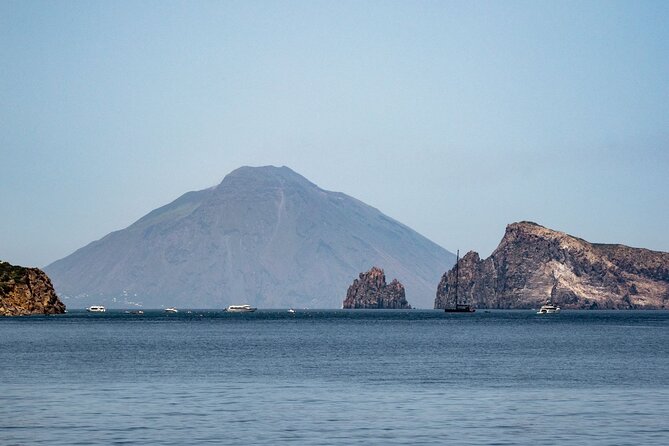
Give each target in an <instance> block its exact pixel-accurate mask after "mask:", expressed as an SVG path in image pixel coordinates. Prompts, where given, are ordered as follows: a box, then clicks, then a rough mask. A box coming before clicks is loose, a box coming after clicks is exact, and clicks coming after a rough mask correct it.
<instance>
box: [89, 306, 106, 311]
mask: <svg viewBox="0 0 669 446" xmlns="http://www.w3.org/2000/svg"><path fill="white" fill-rule="evenodd" d="M86 311H88V312H89V313H104V312H105V311H107V309H106V308H105V307H103V306H102V305H91V306H90V307H88V308H86Z"/></svg>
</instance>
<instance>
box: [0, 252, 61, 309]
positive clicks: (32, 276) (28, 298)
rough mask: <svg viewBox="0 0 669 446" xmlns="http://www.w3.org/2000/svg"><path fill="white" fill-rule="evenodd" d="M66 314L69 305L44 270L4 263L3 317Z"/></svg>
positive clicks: (0, 276)
mask: <svg viewBox="0 0 669 446" xmlns="http://www.w3.org/2000/svg"><path fill="white" fill-rule="evenodd" d="M64 312H65V305H64V304H63V303H62V302H61V301H60V299H58V296H56V292H55V291H54V289H53V286H52V285H51V280H49V277H48V276H47V275H46V274H45V273H44V272H43V271H42V270H40V269H37V268H24V267H22V266H15V265H10V264H9V263H7V262H0V316H25V315H29V314H60V313H64Z"/></svg>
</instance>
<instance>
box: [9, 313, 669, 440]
mask: <svg viewBox="0 0 669 446" xmlns="http://www.w3.org/2000/svg"><path fill="white" fill-rule="evenodd" d="M668 414H669V312H663V311H647V312H622V311H619V312H605V311H602V312H585V311H583V312H581V311H573V312H569V311H565V312H563V313H562V314H559V315H549V316H546V315H544V316H538V315H536V314H534V313H533V312H531V311H491V312H483V311H479V312H477V313H475V314H467V315H464V314H460V315H458V314H445V313H443V312H441V311H437V310H434V311H429V310H428V311H419V310H409V311H392V310H387V311H383V310H382V311H359V310H356V311H343V310H339V311H335V310H332V311H315V310H311V311H306V310H305V311H300V310H298V311H297V313H295V314H290V313H288V312H287V311H285V310H284V311H258V312H256V313H252V314H226V313H223V312H212V311H193V312H192V313H186V312H184V311H182V312H180V313H177V314H164V313H162V312H158V311H156V312H148V311H147V312H146V314H144V315H129V314H125V313H123V312H122V311H118V312H114V311H108V312H107V313H105V314H89V313H85V312H76V311H73V312H70V313H68V314H66V315H61V316H51V317H26V318H4V319H0V444H2V445H24V444H25V445H38V444H48V445H92V444H138V445H139V444H158V445H200V444H266V445H275V444H322V445H352V444H412V445H420V444H424V445H437V444H446V443H451V444H472V445H474V444H476V445H478V444H481V445H482V444H496V445H506V444H508V445H511V444H513V445H516V444H526V445H542V444H546V445H554V444H565V443H570V444H588V445H640V444H643V445H666V444H669V422H668V421H667V420H669V418H668Z"/></svg>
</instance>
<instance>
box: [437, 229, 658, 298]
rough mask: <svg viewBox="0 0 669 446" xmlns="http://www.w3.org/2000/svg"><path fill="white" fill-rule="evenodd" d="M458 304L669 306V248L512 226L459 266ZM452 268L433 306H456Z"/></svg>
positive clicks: (440, 286) (445, 274)
mask: <svg viewBox="0 0 669 446" xmlns="http://www.w3.org/2000/svg"><path fill="white" fill-rule="evenodd" d="M458 266H459V276H458V277H459V280H458V282H459V287H458V296H459V300H460V303H463V302H464V303H469V304H472V305H475V306H476V307H478V308H535V307H538V306H540V305H541V304H543V303H545V301H546V300H549V299H550V300H552V301H553V303H555V304H557V305H559V306H560V307H562V308H573V309H667V308H669V253H664V252H657V251H650V250H647V249H640V248H630V247H628V246H623V245H604V244H595V243H589V242H587V241H585V240H582V239H580V238H576V237H573V236H571V235H568V234H565V233H563V232H558V231H553V230H551V229H548V228H545V227H543V226H540V225H538V224H536V223H531V222H520V223H513V224H510V225H509V226H507V228H506V233H505V234H504V237H503V238H502V241H501V242H500V244H499V246H498V247H497V249H496V250H495V251H494V252H493V253H492V254H491V255H490V257H488V258H487V259H485V260H481V259H480V258H479V255H478V254H477V253H476V252H473V251H472V252H469V253H467V255H465V256H464V257H463V258H462V259H460V261H459V263H458ZM454 284H455V268H453V269H452V270H450V271H448V272H447V273H444V275H443V276H442V278H441V282H440V283H439V285H438V287H437V297H436V299H435V302H434V307H435V308H445V307H446V306H449V305H452V304H453V299H454V297H455V294H454V291H453V289H454Z"/></svg>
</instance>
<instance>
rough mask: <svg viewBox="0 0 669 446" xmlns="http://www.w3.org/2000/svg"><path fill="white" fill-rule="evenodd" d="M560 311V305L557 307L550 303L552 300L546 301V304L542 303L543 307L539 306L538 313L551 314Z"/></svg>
mask: <svg viewBox="0 0 669 446" xmlns="http://www.w3.org/2000/svg"><path fill="white" fill-rule="evenodd" d="M559 312H560V307H557V306H555V305H553V304H552V303H550V301H548V302H546V305H542V306H541V308H539V311H537V314H550V313H559Z"/></svg>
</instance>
